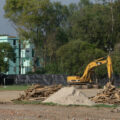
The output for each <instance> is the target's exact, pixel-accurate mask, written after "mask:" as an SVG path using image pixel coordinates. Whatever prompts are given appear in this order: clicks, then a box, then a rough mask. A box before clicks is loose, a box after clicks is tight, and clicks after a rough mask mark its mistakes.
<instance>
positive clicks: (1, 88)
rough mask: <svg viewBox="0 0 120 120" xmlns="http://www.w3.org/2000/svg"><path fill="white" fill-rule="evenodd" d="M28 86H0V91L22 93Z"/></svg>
mask: <svg viewBox="0 0 120 120" xmlns="http://www.w3.org/2000/svg"><path fill="white" fill-rule="evenodd" d="M29 87H30V86H29V85H9V86H0V91H23V90H26V89H28V88H29Z"/></svg>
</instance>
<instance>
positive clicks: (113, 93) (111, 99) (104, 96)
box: [90, 82, 120, 104]
mask: <svg viewBox="0 0 120 120" xmlns="http://www.w3.org/2000/svg"><path fill="white" fill-rule="evenodd" d="M90 99H91V100H92V101H94V102H95V103H108V104H120V89H118V88H116V87H115V86H114V85H112V84H111V82H108V83H107V84H106V85H105V86H104V90H103V91H102V92H101V93H98V94H97V95H96V96H94V97H91V98H90Z"/></svg>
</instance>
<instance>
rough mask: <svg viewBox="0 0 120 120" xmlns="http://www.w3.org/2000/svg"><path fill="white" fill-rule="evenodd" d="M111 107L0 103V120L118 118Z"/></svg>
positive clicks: (110, 119)
mask: <svg viewBox="0 0 120 120" xmlns="http://www.w3.org/2000/svg"><path fill="white" fill-rule="evenodd" d="M112 109H113V108H95V107H80V106H48V105H13V104H1V105H0V120H120V113H119V112H112Z"/></svg>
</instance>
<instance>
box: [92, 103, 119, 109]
mask: <svg viewBox="0 0 120 120" xmlns="http://www.w3.org/2000/svg"><path fill="white" fill-rule="evenodd" d="M118 106H119V105H108V104H97V105H93V106H92V107H97V108H100V107H104V108H116V107H118Z"/></svg>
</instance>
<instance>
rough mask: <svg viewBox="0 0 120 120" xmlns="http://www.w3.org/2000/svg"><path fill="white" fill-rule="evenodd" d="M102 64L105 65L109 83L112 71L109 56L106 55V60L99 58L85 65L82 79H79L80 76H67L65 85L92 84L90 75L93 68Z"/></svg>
mask: <svg viewBox="0 0 120 120" xmlns="http://www.w3.org/2000/svg"><path fill="white" fill-rule="evenodd" d="M103 64H107V71H108V78H109V81H111V79H112V74H113V69H112V61H111V57H110V55H108V56H107V58H106V57H103V58H99V59H97V60H94V61H92V62H90V63H89V64H88V65H87V67H86V69H85V71H84V74H83V75H82V77H80V76H68V77H67V83H68V84H70V85H78V84H87V83H88V84H90V83H91V84H92V83H93V80H92V79H91V75H92V71H93V69H94V68H95V67H98V66H101V65H103Z"/></svg>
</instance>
